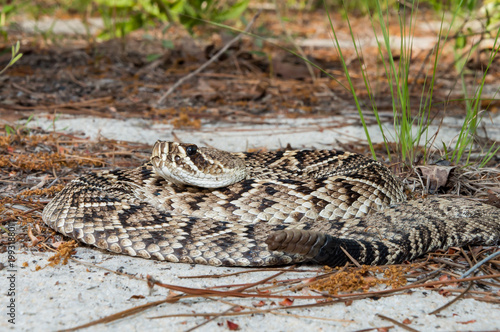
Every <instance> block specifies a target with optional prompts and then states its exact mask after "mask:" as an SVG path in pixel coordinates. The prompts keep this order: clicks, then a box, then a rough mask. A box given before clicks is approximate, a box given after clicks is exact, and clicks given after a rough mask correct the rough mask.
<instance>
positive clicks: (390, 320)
mask: <svg viewBox="0 0 500 332" xmlns="http://www.w3.org/2000/svg"><path fill="white" fill-rule="evenodd" d="M377 316H378V317H380V318H382V319H385V320H388V321H389V322H391V323H393V324H396V325H397V326H399V327H400V328H402V329H403V330H407V331H412V332H418V330H415V329H414V328H412V327H409V326H406V325H405V324H403V323H400V322H398V321H397V320H395V319H392V318H390V317H387V316H384V315H381V314H377Z"/></svg>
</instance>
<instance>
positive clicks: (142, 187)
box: [42, 141, 500, 266]
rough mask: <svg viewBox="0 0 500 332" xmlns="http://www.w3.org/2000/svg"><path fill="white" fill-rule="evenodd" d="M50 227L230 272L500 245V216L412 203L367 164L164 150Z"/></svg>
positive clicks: (63, 211)
mask: <svg viewBox="0 0 500 332" xmlns="http://www.w3.org/2000/svg"><path fill="white" fill-rule="evenodd" d="M42 217H43V220H44V221H45V223H46V224H47V225H49V226H50V227H51V228H53V229H54V230H56V231H58V232H60V233H62V234H64V235H67V236H69V237H71V238H74V239H76V240H78V241H81V242H83V243H86V244H89V245H93V246H96V247H99V248H101V249H106V250H109V251H112V252H115V253H122V254H127V255H131V256H140V257H143V258H153V259H158V260H164V261H169V262H185V263H199V264H211V265H224V266H271V265H281V264H290V263H297V262H303V261H313V262H316V263H319V264H327V265H331V266H337V265H342V264H345V263H346V262H347V261H349V260H351V259H354V260H356V261H357V262H359V263H361V264H371V265H381V264H392V263H400V262H403V261H406V260H412V259H414V258H416V257H419V256H421V255H423V254H425V253H427V252H430V251H434V250H437V249H447V248H449V247H451V246H464V245H468V244H483V245H496V244H497V243H498V242H499V239H500V209H498V208H496V207H493V206H490V205H486V204H483V203H480V202H477V201H471V200H467V199H463V198H454V199H451V198H436V197H432V198H427V199H420V200H411V201H406V195H405V193H404V187H403V185H402V184H401V183H400V182H399V181H398V180H397V179H396V178H395V176H394V175H393V174H392V173H391V172H390V171H389V170H388V169H387V168H386V167H385V166H383V165H382V164H380V163H379V162H376V161H374V160H371V159H369V158H366V157H364V156H362V155H359V154H355V153H348V152H343V151H336V150H290V151H273V152H254V153H229V152H224V151H221V150H217V149H210V148H201V147H197V146H196V145H194V144H183V143H173V142H162V141H158V142H157V143H156V144H155V146H154V148H153V153H152V157H151V160H150V161H148V162H146V163H144V164H143V165H142V166H140V167H137V168H134V169H128V170H112V171H108V170H106V171H101V172H97V173H90V174H87V175H84V176H82V177H80V178H78V179H75V180H73V181H72V182H70V183H69V184H68V185H67V186H66V187H65V188H64V189H63V190H62V191H61V192H59V193H58V194H57V195H56V196H55V197H54V199H53V200H52V201H51V202H49V204H47V206H46V207H45V209H44V211H43V215H42ZM346 253H347V254H346ZM349 256H351V257H349Z"/></svg>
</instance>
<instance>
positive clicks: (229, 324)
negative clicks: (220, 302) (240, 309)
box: [226, 320, 240, 331]
mask: <svg viewBox="0 0 500 332" xmlns="http://www.w3.org/2000/svg"><path fill="white" fill-rule="evenodd" d="M226 322H227V327H228V328H229V330H231V331H237V330H239V329H240V326H239V325H238V324H236V323H233V322H231V321H230V320H228V321H226Z"/></svg>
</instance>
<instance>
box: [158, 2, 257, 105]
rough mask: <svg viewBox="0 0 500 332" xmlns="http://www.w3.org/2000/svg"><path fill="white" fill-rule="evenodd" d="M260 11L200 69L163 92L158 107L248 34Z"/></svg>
mask: <svg viewBox="0 0 500 332" xmlns="http://www.w3.org/2000/svg"><path fill="white" fill-rule="evenodd" d="M260 12H261V11H259V12H257V14H255V16H254V17H253V18H252V19H251V20H250V22H249V23H248V24H247V26H246V28H245V30H243V31H242V32H241V33H239V34H238V35H237V36H236V37H234V38H233V39H231V40H230V41H229V42H228V43H227V44H226V45H224V47H223V48H221V49H220V51H219V52H217V53H216V54H215V55H214V56H213V57H211V58H210V59H209V60H208V61H207V62H205V63H204V64H203V65H201V66H200V67H198V69H196V70H195V71H193V72H191V73H189V74H188V75H186V76H184V77H183V78H181V79H180V80H178V81H177V82H176V83H175V84H174V85H172V86H171V87H170V89H168V91H167V92H165V93H164V94H163V96H161V98H160V99H159V100H158V102H157V103H156V107H160V106H161V105H163V103H164V102H165V99H167V97H168V96H170V95H171V94H172V92H174V90H175V89H177V88H178V87H179V86H181V85H182V84H184V82H186V81H187V80H190V79H191V78H193V77H194V76H196V75H197V74H198V73H200V72H201V71H203V70H204V69H205V68H207V67H208V66H209V65H210V64H211V63H212V62H214V61H215V60H217V59H218V58H219V57H220V56H221V55H222V54H224V52H226V51H227V50H228V49H229V47H231V45H233V44H234V43H236V42H237V41H238V40H240V39H241V37H243V35H244V34H246V33H247V32H248V30H250V28H251V27H252V25H253V24H254V22H255V20H256V19H257V17H259V15H260Z"/></svg>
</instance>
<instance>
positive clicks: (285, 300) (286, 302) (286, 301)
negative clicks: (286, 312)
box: [279, 297, 293, 307]
mask: <svg viewBox="0 0 500 332" xmlns="http://www.w3.org/2000/svg"><path fill="white" fill-rule="evenodd" d="M279 304H281V305H282V306H285V307H288V306H291V305H292V304H293V300H292V299H289V298H288V297H287V298H286V299H284V300H283V301H281V302H279Z"/></svg>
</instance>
